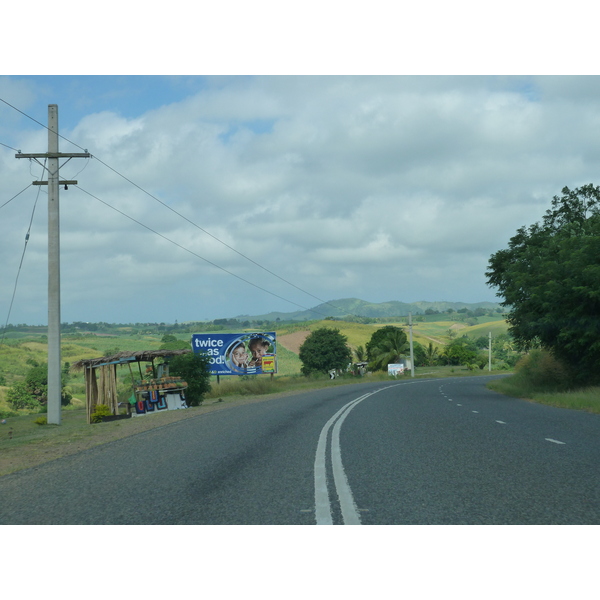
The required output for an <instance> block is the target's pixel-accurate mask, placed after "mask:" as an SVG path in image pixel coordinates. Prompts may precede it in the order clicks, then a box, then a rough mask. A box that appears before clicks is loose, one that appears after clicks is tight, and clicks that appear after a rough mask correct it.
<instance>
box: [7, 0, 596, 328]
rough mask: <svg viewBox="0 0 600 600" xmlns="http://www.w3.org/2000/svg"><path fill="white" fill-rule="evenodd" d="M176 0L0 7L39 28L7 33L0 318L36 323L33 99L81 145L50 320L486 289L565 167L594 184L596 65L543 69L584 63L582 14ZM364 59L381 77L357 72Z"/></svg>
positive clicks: (224, 313) (579, 181) (39, 230)
mask: <svg viewBox="0 0 600 600" xmlns="http://www.w3.org/2000/svg"><path fill="white" fill-rule="evenodd" d="M108 4H109V5H110V6H112V4H111V3H110V2H109V3H108ZM176 5H177V3H174V5H173V6H172V9H173V10H170V11H161V13H160V14H159V13H158V12H157V13H156V14H153V13H152V12H151V11H150V12H148V13H147V14H144V15H140V14H139V12H136V10H137V9H135V8H131V9H129V8H127V7H126V6H125V5H122V3H121V5H119V6H121V8H120V9H119V15H120V17H119V19H114V18H113V11H111V10H107V11H99V12H97V13H95V16H94V23H95V25H96V27H95V28H89V27H81V26H80V23H79V19H78V16H77V14H76V11H75V12H73V11H71V10H70V9H69V7H71V8H73V7H76V6H77V5H75V4H71V3H70V2H67V3H66V5H65V10H63V11H62V12H61V14H60V15H58V14H57V15H55V23H54V25H51V20H52V18H51V17H48V19H47V20H46V19H45V20H42V21H39V22H38V21H37V20H30V19H29V14H28V11H30V8H29V7H28V5H15V6H13V7H12V8H11V9H10V10H11V11H12V12H13V14H12V17H13V21H14V22H15V23H16V22H21V21H22V20H23V19H27V22H28V23H29V24H30V30H29V33H30V34H31V37H32V40H34V41H32V42H31V43H30V42H29V41H28V45H27V46H26V47H25V46H23V40H22V39H21V35H20V33H19V28H11V29H10V31H7V32H5V33H6V34H5V35H4V34H3V37H2V40H1V42H0V43H1V44H2V49H3V52H4V55H5V56H11V60H10V61H8V62H5V69H6V70H4V71H3V74H0V99H2V102H0V144H1V145H0V175H1V181H2V185H1V186H0V325H3V324H4V323H5V321H6V319H7V316H8V311H9V306H10V304H11V298H12V294H13V290H14V285H15V281H16V278H17V273H18V272H19V264H20V261H21V256H22V254H23V248H24V243H25V235H26V233H27V231H28V228H29V223H30V221H31V219H32V214H33V221H32V225H31V235H30V238H29V243H28V245H27V249H26V253H25V256H24V259H23V264H22V268H21V271H20V274H19V280H18V286H17V288H16V294H15V299H14V303H13V306H12V311H11V313H10V319H9V322H11V323H31V324H45V323H46V322H47V188H46V187H42V186H31V185H30V184H31V182H32V181H35V180H43V179H46V178H47V176H46V174H45V173H44V171H43V169H42V166H41V165H40V164H37V163H35V162H33V161H29V160H28V159H16V158H15V154H16V151H17V150H21V151H22V152H23V153H41V152H45V151H47V147H48V135H47V131H46V129H45V125H47V119H48V104H57V105H58V108H59V128H60V134H61V136H63V137H62V138H61V140H60V150H61V151H62V152H82V151H83V150H84V149H85V150H88V151H89V152H90V153H91V154H92V155H93V158H91V159H82V158H74V159H72V160H70V161H69V162H66V161H62V162H61V169H60V175H61V177H62V178H64V179H77V180H78V182H79V185H78V186H69V189H68V190H64V189H62V188H61V190H60V209H61V257H62V263H61V268H62V271H61V279H62V321H63V322H65V321H68V322H73V321H108V322H146V321H153V322H163V321H164V322H171V323H172V322H174V321H175V320H177V321H179V322H182V321H188V320H212V319H215V318H221V317H231V316H238V315H244V314H250V315H253V314H262V313H266V312H270V311H283V312H291V311H295V310H300V309H304V308H310V307H314V306H316V305H318V304H319V303H320V302H322V301H332V300H335V299H339V298H347V297H356V298H361V299H364V300H367V301H371V302H384V301H389V300H399V301H403V302H413V301H419V300H426V301H442V300H446V301H464V302H480V301H496V300H497V298H496V296H495V290H493V289H490V288H489V287H488V286H487V285H486V277H485V270H486V266H487V263H488V260H489V257H490V255H491V254H492V253H494V252H496V251H497V250H499V249H501V248H504V247H506V245H507V243H508V240H509V238H510V237H511V236H512V235H514V233H515V232H516V230H517V228H519V227H520V226H522V225H529V224H531V223H533V222H535V221H538V220H540V219H541V218H542V216H543V214H544V212H545V210H546V209H547V208H548V207H549V206H550V201H551V199H552V197H553V196H554V195H556V194H560V191H561V189H562V188H563V187H564V186H569V187H577V186H580V185H583V184H586V183H594V184H598V183H599V182H598V177H597V172H598V165H599V164H600V163H599V160H598V159H599V154H600V150H599V145H598V139H599V136H598V133H599V126H600V111H598V107H597V104H598V98H600V78H599V77H597V76H568V75H567V76H551V74H552V73H569V72H570V71H571V70H572V67H573V64H576V65H577V72H578V73H586V72H592V73H593V71H589V68H590V67H589V64H592V68H595V67H594V64H595V63H594V61H595V53H594V52H590V51H588V48H587V47H586V46H585V44H586V43H589V44H592V45H593V40H594V39H595V35H590V33H592V32H593V31H594V30H593V23H594V22H595V21H594V20H593V19H579V18H578V21H577V22H578V26H577V29H576V30H574V29H572V28H570V27H568V23H567V21H566V20H565V19H566V17H565V15H564V14H563V12H562V11H561V10H559V9H558V8H556V9H554V8H551V7H546V8H545V9H544V11H543V12H540V11H539V10H538V9H537V7H536V5H535V3H522V2H519V3H518V4H517V3H511V2H508V3H507V4H506V6H505V8H506V10H505V11H503V12H502V13H498V12H497V11H496V12H495V13H494V14H493V19H491V20H490V15H489V14H488V13H486V12H485V11H484V12H481V11H475V12H474V7H475V6H479V5H477V4H475V3H469V2H458V3H453V4H452V5H451V6H450V5H448V4H447V3H435V2H434V3H432V4H427V5H423V7H421V8H419V7H416V8H414V7H413V8H410V9H408V8H404V9H403V11H402V13H401V15H399V14H397V13H393V12H390V11H389V10H386V9H388V4H387V3H385V2H381V1H379V0H374V2H373V3H372V5H371V7H370V11H369V12H368V13H365V12H364V11H363V10H361V9H360V8H359V7H358V6H357V7H356V8H352V7H348V6H347V5H345V8H344V11H343V12H340V11H339V7H340V6H341V4H338V3H336V2H327V3H323V2H319V3H314V4H313V3H311V2H307V3H306V4H303V9H302V11H291V12H290V11H288V12H285V11H284V12H277V11H276V12H275V13H274V12H273V9H274V7H275V6H279V5H275V4H273V3H269V2H266V1H262V0H261V1H260V2H258V3H256V4H253V5H252V9H250V8H249V7H248V6H247V5H246V4H240V3H237V4H236V3H232V2H224V3H220V4H219V6H213V7H205V8H203V12H202V15H201V16H202V20H198V19H182V18H181V14H182V13H181V12H177V11H176V10H175V8H176ZM575 5H577V6H579V8H580V9H581V10H580V11H579V12H581V11H583V10H585V5H583V4H580V3H579V2H578V1H577V0H575V2H574V4H573V6H574V10H575ZM292 6H293V5H292ZM235 7H237V8H236V9H235V11H234V12H232V10H233V8H235ZM517 7H518V15H519V17H518V18H515V17H514V15H515V14H516V13H515V11H516V10H517ZM434 8H435V11H434V12H432V10H433V9H434ZM576 12H577V11H576ZM578 14H579V13H578ZM581 14H583V13H581ZM581 14H579V16H581ZM233 15H235V19H234V18H232V17H233ZM292 17H293V18H292ZM400 17H401V18H400ZM132 23H135V25H136V26H135V27H132V26H131V25H132ZM220 23H221V24H223V23H227V27H219V24H220ZM36 27H37V28H38V29H37V31H36V29H35V28H36ZM53 28H54V29H53ZM50 30H57V31H60V32H61V34H62V35H57V36H55V37H54V38H53V40H52V43H53V47H52V49H53V51H54V53H53V54H52V57H54V58H52V57H51V56H50V54H48V52H47V49H48V39H49V38H48V31H50ZM159 30H160V36H157V35H155V34H156V32H158V31H159ZM559 34H560V39H561V44H557V43H556V39H557V36H558V35H559ZM536 35H537V38H536ZM587 40H589V42H586V41H587ZM569 52H570V53H569ZM24 56H27V58H26V59H24V58H23V57H24ZM573 56H575V57H576V58H575V60H573ZM507 57H509V60H508V62H506V60H507ZM540 57H544V58H545V59H546V61H547V62H546V63H544V62H540V60H539V59H540ZM51 58H52V59H51ZM54 59H55V60H54ZM477 61H479V62H477ZM548 61H549V62H548ZM586 61H587V62H586ZM590 61H591V63H590ZM42 65H44V67H45V68H46V69H48V68H49V69H50V72H52V73H55V74H60V73H82V74H85V73H94V75H91V76H86V75H79V76H69V75H52V76H39V75H32V74H37V73H43V72H44V70H43V68H44V67H42ZM99 65H100V66H99ZM8 68H10V70H8ZM586 69H588V71H586ZM173 72H175V73H178V75H171V76H164V75H160V76H158V75H139V76H130V75H118V74H120V73H123V74H127V73H140V74H152V73H173ZM373 72H374V73H383V74H385V73H389V75H367V76H358V75H354V73H373ZM103 73H110V74H111V75H110V76H108V75H102V74H103ZM182 73H183V74H185V73H202V74H204V75H203V76H199V75H194V76H189V75H181V74H182ZM244 73H249V74H253V75H240V74H244ZM331 73H334V74H336V73H337V74H338V75H330V74H331ZM440 73H441V74H443V73H449V74H448V75H440ZM471 73H474V74H473V75H471ZM486 73H496V75H485V74H486ZM527 73H540V74H541V75H540V76H536V77H532V76H528V75H526V74H527ZM319 74H321V75H319ZM507 74H508V75H507ZM544 74H550V75H544ZM36 121H37V122H36ZM28 186H29V187H28ZM23 190H25V191H23ZM20 192H22V193H20ZM17 194H18V195H17ZM34 207H35V213H34V212H33V211H34ZM318 316H319V315H315V317H318Z"/></svg>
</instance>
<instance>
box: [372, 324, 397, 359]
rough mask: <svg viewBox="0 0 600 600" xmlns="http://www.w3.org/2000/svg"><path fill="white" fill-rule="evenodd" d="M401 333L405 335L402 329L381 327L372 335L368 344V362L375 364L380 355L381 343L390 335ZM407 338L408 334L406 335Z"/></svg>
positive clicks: (392, 326)
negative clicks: (396, 332) (377, 356)
mask: <svg viewBox="0 0 600 600" xmlns="http://www.w3.org/2000/svg"><path fill="white" fill-rule="evenodd" d="M395 331H400V332H402V333H404V331H403V330H402V329H401V328H400V327H395V326H394V325H386V326H385V327H380V328H379V329H377V330H376V331H374V332H373V334H372V335H371V339H370V340H369V341H368V342H367V343H366V346H365V349H366V351H367V360H368V361H369V362H373V361H374V360H375V357H376V355H377V354H378V353H379V346H380V345H381V342H382V341H383V340H384V339H386V338H387V337H388V335H389V334H391V333H393V332H395ZM404 337H405V338H406V334H404Z"/></svg>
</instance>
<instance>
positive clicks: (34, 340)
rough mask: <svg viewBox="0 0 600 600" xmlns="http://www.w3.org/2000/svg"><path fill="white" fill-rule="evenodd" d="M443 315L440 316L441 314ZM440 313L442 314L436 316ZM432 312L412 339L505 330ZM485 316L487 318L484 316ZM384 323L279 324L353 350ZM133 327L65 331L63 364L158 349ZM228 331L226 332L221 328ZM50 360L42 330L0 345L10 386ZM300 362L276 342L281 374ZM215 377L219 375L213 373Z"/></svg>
mask: <svg viewBox="0 0 600 600" xmlns="http://www.w3.org/2000/svg"><path fill="white" fill-rule="evenodd" d="M440 317H441V315H440ZM438 318H439V317H438ZM431 319H432V316H431V315H429V316H428V320H427V321H425V322H414V323H413V339H414V341H415V342H419V343H421V344H423V345H424V346H427V345H428V344H429V342H432V343H433V344H434V345H435V346H437V347H439V348H442V347H443V345H444V344H446V343H447V342H448V341H449V340H450V337H449V334H448V331H449V329H450V328H451V327H453V326H454V327H455V328H457V329H456V331H457V333H458V335H469V336H475V337H478V336H480V335H486V334H487V332H488V331H492V334H493V335H497V334H498V333H503V332H505V331H506V323H505V322H504V321H497V320H496V321H494V322H491V323H481V324H479V325H475V326H470V327H469V326H464V325H463V324H460V323H459V324H457V322H456V321H450V320H444V321H433V320H431ZM480 319H481V320H482V321H483V320H484V319H485V318H483V317H482V318H480ZM389 324H390V325H394V326H396V327H402V328H403V329H404V330H405V331H406V332H407V333H408V327H407V326H406V325H403V324H402V323H389ZM384 326H385V323H378V324H360V323H352V322H347V321H330V320H324V321H308V322H304V323H294V324H288V325H284V326H282V327H281V328H279V329H276V331H277V334H278V336H282V335H285V334H288V333H294V332H296V331H314V330H315V329H319V328H321V327H330V328H334V329H339V331H340V332H341V333H342V334H343V335H345V336H346V338H347V339H348V345H349V346H350V347H351V348H352V349H353V350H354V349H356V348H357V347H358V346H363V347H364V346H365V345H366V344H367V342H368V341H369V340H370V339H371V335H372V334H373V332H374V331H376V330H377V329H379V328H381V327H384ZM130 329H131V328H128V327H122V328H119V329H115V330H114V331H115V332H117V333H118V335H117V334H115V335H93V334H63V336H62V360H63V363H69V364H73V363H75V362H77V361H79V360H82V359H88V358H97V357H100V356H106V355H109V354H114V353H116V352H121V351H133V350H155V349H158V348H159V347H160V345H161V340H162V334H158V333H157V334H154V335H152V334H136V333H132V332H131V331H130ZM223 333H225V331H224V332H223ZM176 337H177V338H178V339H181V340H189V339H190V337H191V336H190V334H189V333H185V334H176ZM46 360H47V341H46V338H45V336H42V335H33V334H31V335H26V334H23V335H21V334H18V335H15V336H14V337H11V338H10V339H7V340H5V341H4V343H3V344H2V346H0V374H2V375H3V376H4V377H5V379H6V383H7V385H12V384H13V383H15V382H16V381H20V380H22V379H23V378H24V377H25V374H26V373H27V371H28V370H29V368H30V367H31V365H32V364H35V363H43V362H46ZM301 366H302V363H301V362H300V359H299V358H298V355H297V354H295V353H294V352H292V351H290V350H288V349H286V348H285V347H284V346H283V345H282V344H279V345H278V375H277V376H278V377H289V376H294V375H298V374H299V373H300V368H301ZM119 371H120V372H119V378H120V380H121V381H122V385H121V388H120V393H121V394H123V395H124V396H125V395H127V393H128V392H127V390H128V387H129V386H130V375H129V371H128V369H125V368H123V369H120V370H119ZM213 380H216V378H213ZM68 391H69V392H70V393H71V394H72V395H73V397H74V398H75V400H74V404H75V405H77V403H78V402H84V401H85V386H84V381H83V374H82V373H73V374H72V376H71V379H70V381H69V384H68ZM5 399H6V389H3V388H1V387H0V410H8V409H9V408H8V406H7V405H6V401H5Z"/></svg>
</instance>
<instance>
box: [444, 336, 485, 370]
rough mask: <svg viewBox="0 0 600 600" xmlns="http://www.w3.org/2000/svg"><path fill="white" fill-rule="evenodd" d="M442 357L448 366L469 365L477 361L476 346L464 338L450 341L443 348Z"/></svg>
mask: <svg viewBox="0 0 600 600" xmlns="http://www.w3.org/2000/svg"><path fill="white" fill-rule="evenodd" d="M443 356H444V358H445V359H446V361H447V363H448V364H449V365H470V364H472V363H475V362H477V361H478V359H479V353H478V352H477V346H476V345H475V343H474V342H473V341H472V340H470V339H469V338H468V337H466V336H463V337H461V338H457V339H455V340H452V341H451V342H450V343H449V344H448V345H447V346H446V347H445V348H444V353H443Z"/></svg>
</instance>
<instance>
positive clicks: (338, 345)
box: [298, 327, 352, 375]
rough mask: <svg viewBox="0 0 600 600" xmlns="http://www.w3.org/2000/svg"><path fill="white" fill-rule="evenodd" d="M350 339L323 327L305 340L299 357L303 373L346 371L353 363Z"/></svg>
mask: <svg viewBox="0 0 600 600" xmlns="http://www.w3.org/2000/svg"><path fill="white" fill-rule="evenodd" d="M347 341H348V339H347V338H346V336H345V335H342V334H341V333H340V330H339V329H331V328H329V327H321V328H320V329H316V330H315V331H313V332H312V333H311V334H310V335H309V336H308V337H307V338H306V339H305V340H304V343H303V344H302V346H300V351H299V353H298V356H299V357H300V360H301V361H302V369H301V370H302V373H303V374H304V375H312V374H314V373H327V372H328V371H330V370H332V369H345V368H346V367H347V366H348V364H349V363H350V362H352V351H351V350H350V348H349V347H348V345H347Z"/></svg>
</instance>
